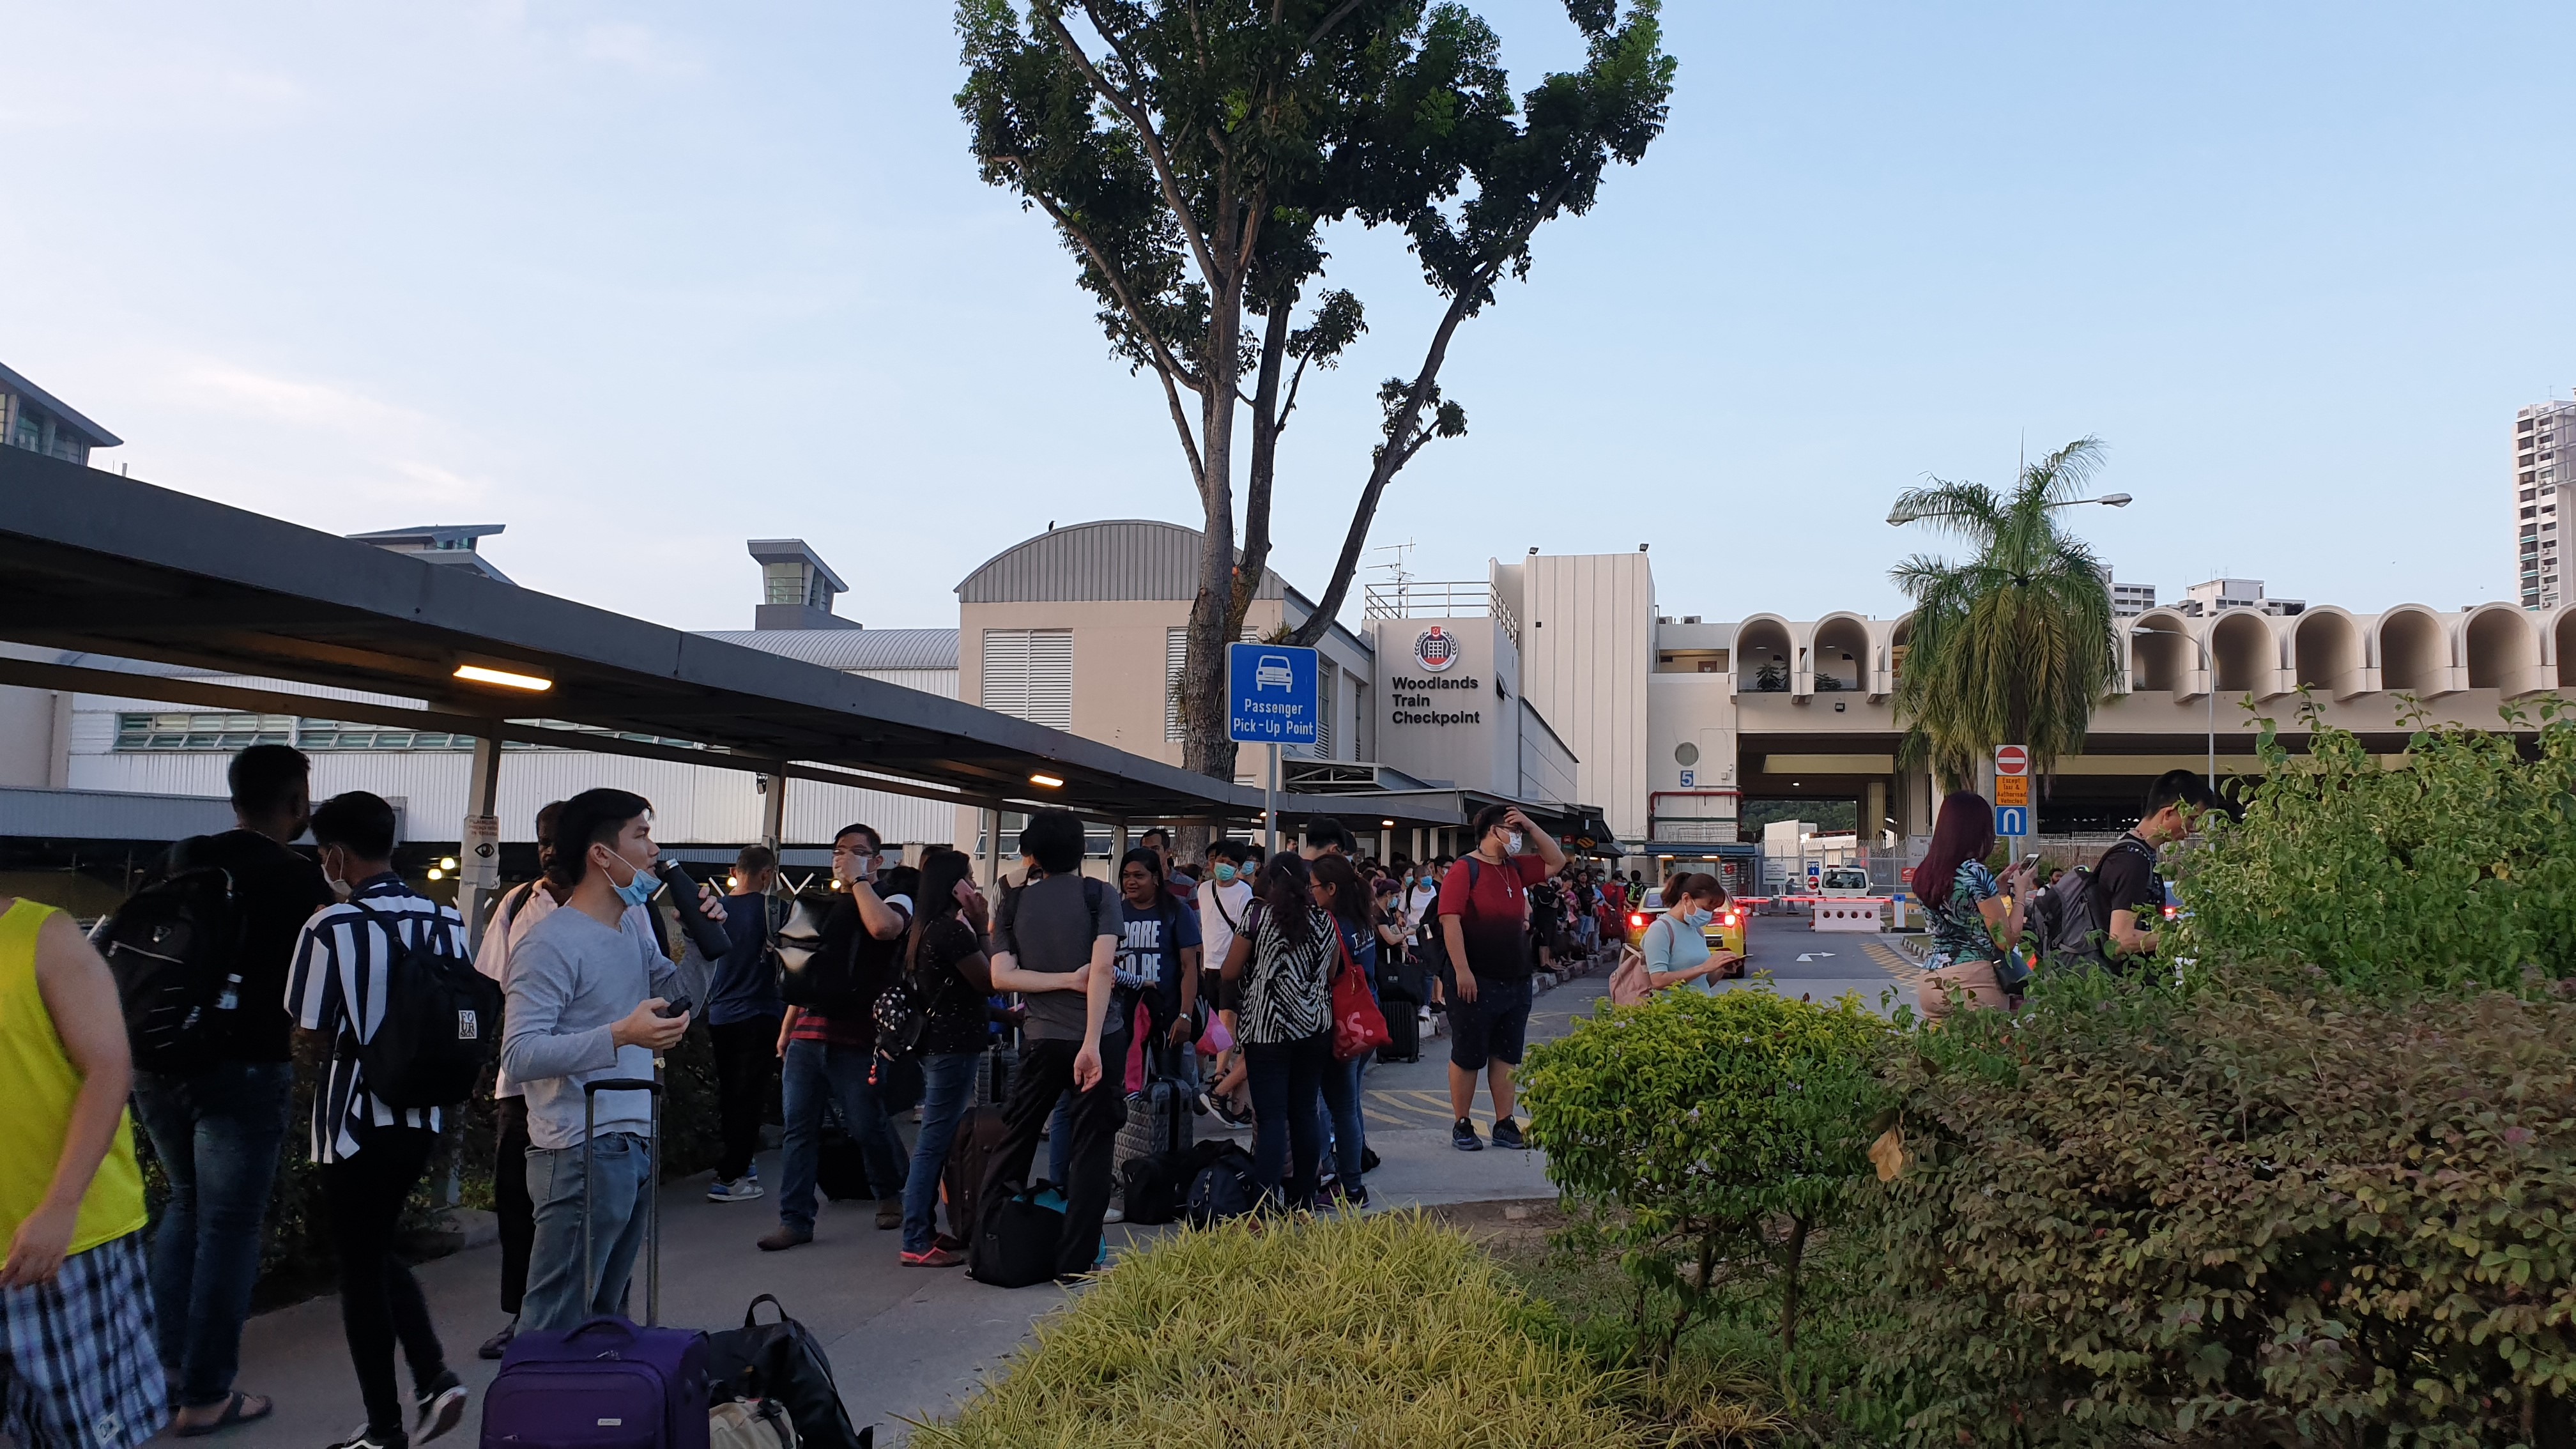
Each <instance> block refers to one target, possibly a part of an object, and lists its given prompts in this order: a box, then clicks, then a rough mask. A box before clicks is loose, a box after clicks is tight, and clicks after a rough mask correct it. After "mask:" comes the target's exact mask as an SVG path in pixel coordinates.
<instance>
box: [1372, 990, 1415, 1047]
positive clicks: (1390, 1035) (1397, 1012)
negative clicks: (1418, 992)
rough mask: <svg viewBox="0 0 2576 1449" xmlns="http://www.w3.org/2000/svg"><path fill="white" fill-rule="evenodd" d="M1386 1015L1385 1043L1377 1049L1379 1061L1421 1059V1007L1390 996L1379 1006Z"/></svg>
mask: <svg viewBox="0 0 2576 1449" xmlns="http://www.w3.org/2000/svg"><path fill="white" fill-rule="evenodd" d="M1381 1011H1382V1013H1383V1014H1384V1015H1385V1017H1386V1045H1384V1046H1382V1047H1379V1048H1378V1049H1377V1059H1378V1060H1379V1061H1381V1062H1418V1061H1420V1060H1422V1018H1421V1015H1420V1011H1421V1008H1419V1007H1417V1006H1415V1005H1414V1004H1413V1003H1412V1002H1410V1001H1398V1000H1396V999H1395V998H1394V997H1392V996H1390V997H1388V998H1387V999H1386V1002H1385V1004H1384V1006H1383V1007H1382V1008H1381Z"/></svg>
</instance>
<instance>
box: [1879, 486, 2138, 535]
mask: <svg viewBox="0 0 2576 1449" xmlns="http://www.w3.org/2000/svg"><path fill="white" fill-rule="evenodd" d="M2135 502H2137V500H2136V499H2134V498H2131V497H2130V496H2129V495H2128V494H2126V493H2105V494H2103V495H2102V496H2101V497H2099V498H2067V499H2062V500H2060V501H2058V502H2055V503H2043V504H2041V505H2040V506H2041V507H2042V508H2073V507H2074V506H2076V505H2077V504H2079V503H2099V504H2101V505H2102V506H2103V507H2105V508H2126V507H2128V506H2129V505H2130V504H2132V503H2135ZM1914 521H1915V520H1914V517H1913V515H1911V514H1905V513H1890V514H1888V515H1887V526H1888V527H1890V528H1903V527H1904V526H1905V525H1907V524H1909V523H1912V522H1914Z"/></svg>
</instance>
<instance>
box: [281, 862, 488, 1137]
mask: <svg viewBox="0 0 2576 1449" xmlns="http://www.w3.org/2000/svg"><path fill="white" fill-rule="evenodd" d="M349 900H350V901H364V902H366V909H365V910H360V909H359V908H358V907H357V906H355V905H352V904H350V903H349V901H343V902H341V903H340V904H338V905H334V906H325V907H323V908H322V909H321V910H319V911H316V912H314V914H313V919H312V920H310V921H307V922H305V924H304V934H303V935H301V936H299V937H297V938H296V942H295V964H294V966H293V968H292V969H291V970H290V972H289V973H288V976H287V981H286V1009H287V1010H288V1011H290V1012H292V1013H294V1015H295V1020H296V1023H297V1024H298V1025H300V1026H302V1027H303V1028H304V1029H305V1030H306V1031H316V1032H321V1033H322V1034H323V1035H324V1036H325V1037H326V1038H328V1039H329V1041H330V1043H331V1057H330V1063H329V1066H328V1067H327V1068H326V1069H325V1075H324V1077H323V1080H322V1085H321V1088H320V1090H318V1091H316V1092H315V1093H314V1094H313V1142H312V1151H313V1160H314V1161H315V1162H338V1161H340V1160H341V1159H342V1158H345V1157H349V1156H352V1155H354V1154H355V1153H356V1152H357V1150H358V1137H357V1129H358V1128H360V1127H364V1126H368V1125H374V1126H378V1127H424V1128H427V1129H428V1130H430V1131H432V1132H435V1131H437V1130H439V1115H438V1109H437V1108H436V1107H401V1108H396V1107H388V1106H386V1105H385V1104H384V1103H382V1102H380V1101H377V1100H376V1098H375V1097H374V1096H373V1095H372V1094H370V1093H369V1092H368V1091H367V1087H366V1081H365V1079H364V1075H363V1071H362V1069H361V1067H360V1066H359V1063H358V1056H357V1053H356V1052H354V1051H352V1050H350V1049H349V1048H348V1046H347V1044H346V1038H348V1037H350V1036H355V1037H356V1039H357V1040H358V1041H360V1042H366V1041H369V1040H371V1039H373V1038H374V1036H375V1034H376V1027H377V1025H378V1024H379V1023H381V1022H382V1021H383V1020H384V1011H385V1007H384V1002H385V973H386V971H387V969H388V968H389V967H390V966H391V965H392V963H393V961H394V959H395V958H396V957H398V956H399V955H401V954H402V953H403V952H406V951H409V950H410V949H411V948H412V947H413V946H415V945H417V944H419V943H420V942H422V941H424V940H427V939H430V934H429V933H431V932H437V931H444V932H446V933H447V941H446V949H447V951H448V952H449V953H451V954H453V955H454V956H455V957H456V958H457V959H458V960H468V959H471V957H472V955H473V953H472V952H471V951H469V950H467V949H466V945H465V922H464V919H463V918H462V917H460V916H458V915H457V914H456V912H455V911H454V910H453V909H452V908H450V907H447V906H442V905H440V904H438V903H437V902H436V901H433V900H431V899H429V898H428V897H427V896H424V895H420V894H417V893H415V892H414V891H413V890H412V889H411V887H409V886H407V885H404V884H403V883H402V877H400V876H397V875H395V874H393V873H392V872H390V871H388V872H386V873H385V874H383V875H380V876H377V877H376V878H375V879H373V880H370V881H367V882H366V883H364V884H362V885H360V886H359V887H358V888H357V890H356V891H354V892H352V893H351V895H350V898H349ZM353 1026H354V1030H353Z"/></svg>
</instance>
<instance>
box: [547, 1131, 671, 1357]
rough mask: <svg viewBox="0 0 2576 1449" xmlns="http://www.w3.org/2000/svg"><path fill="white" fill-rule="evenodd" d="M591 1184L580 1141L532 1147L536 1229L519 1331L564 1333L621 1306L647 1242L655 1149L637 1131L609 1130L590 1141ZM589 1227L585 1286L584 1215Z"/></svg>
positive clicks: (617, 1311) (624, 1306)
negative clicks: (584, 1284)
mask: <svg viewBox="0 0 2576 1449" xmlns="http://www.w3.org/2000/svg"><path fill="white" fill-rule="evenodd" d="M591 1149H592V1153H593V1161H592V1164H591V1171H590V1186H591V1187H593V1188H596V1190H597V1200H596V1201H595V1202H594V1201H593V1200H592V1198H591V1196H590V1194H589V1193H588V1192H586V1191H585V1190H584V1186H583V1181H582V1168H581V1155H582V1154H581V1149H580V1148H578V1147H557V1148H546V1147H531V1148H529V1149H528V1197H529V1199H530V1200H531V1201H533V1202H534V1203H535V1204H536V1205H537V1234H536V1238H535V1240H534V1241H533V1242H531V1243H530V1244H529V1247H528V1295H527V1298H526V1300H525V1301H524V1302H522V1303H521V1304H520V1305H519V1329H520V1331H521V1332H523V1333H525V1332H531V1331H533V1332H539V1333H544V1332H554V1333H561V1332H563V1331H565V1330H566V1329H572V1328H578V1327H580V1326H581V1325H582V1323H583V1322H584V1321H586V1320H588V1319H590V1318H593V1317H596V1316H598V1315H599V1314H602V1313H623V1312H624V1311H625V1308H626V1285H627V1280H628V1279H629V1278H631V1277H632V1276H633V1275H634V1272H635V1255H636V1254H637V1253H639V1252H641V1251H642V1250H643V1247H644V1209H645V1205H646V1204H645V1200H644V1194H645V1193H647V1192H650V1191H651V1190H652V1185H651V1184H650V1183H648V1182H646V1181H645V1180H644V1178H645V1173H646V1172H647V1170H648V1169H649V1166H650V1161H651V1154H650V1153H649V1152H648V1151H647V1150H646V1144H645V1141H644V1139H643V1138H641V1137H639V1136H637V1135H635V1134H634V1133H632V1132H603V1133H601V1134H600V1135H599V1138H598V1140H597V1141H595V1142H593V1143H592V1144H591ZM588 1211H595V1212H596V1214H597V1216H596V1218H595V1220H594V1223H593V1226H592V1229H591V1250H590V1261H591V1276H592V1282H593V1284H594V1286H593V1287H592V1289H591V1293H590V1296H589V1297H588V1298H587V1299H585V1298H583V1297H582V1293H581V1278H582V1271H581V1268H582V1258H581V1243H582V1219H583V1217H584V1215H585V1213H586V1212H588Z"/></svg>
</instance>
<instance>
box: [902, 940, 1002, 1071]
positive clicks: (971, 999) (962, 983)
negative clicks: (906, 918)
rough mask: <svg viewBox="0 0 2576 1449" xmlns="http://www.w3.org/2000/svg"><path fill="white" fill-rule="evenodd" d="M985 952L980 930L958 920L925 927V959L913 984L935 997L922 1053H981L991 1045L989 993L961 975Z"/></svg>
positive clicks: (924, 1028)
mask: <svg viewBox="0 0 2576 1449" xmlns="http://www.w3.org/2000/svg"><path fill="white" fill-rule="evenodd" d="M983 949H984V943H983V941H982V940H980V939H978V938H977V937H976V935H975V929H974V927H972V926H969V925H967V924H966V923H965V922H963V921H961V920H959V919H957V918H956V917H955V916H948V917H945V918H943V919H940V920H936V921H932V922H930V923H929V924H927V925H925V926H923V927H922V928H921V955H920V957H919V959H918V960H916V961H915V962H914V963H913V979H914V980H915V981H917V982H919V983H920V984H921V987H922V989H923V990H924V991H926V992H928V993H929V996H930V1015H929V1019H928V1020H927V1021H926V1022H925V1023H924V1024H923V1025H922V1028H921V1048H920V1049H921V1051H922V1052H924V1053H925V1054H927V1053H938V1052H980V1051H982V1050H984V1048H985V1045H986V1044H987V1043H988V1042H989V1041H990V1040H991V1033H990V1032H989V1031H988V1030H987V1029H986V1023H985V1018H984V993H983V992H981V991H979V990H977V989H976V987H975V983H973V982H971V981H969V980H967V979H966V978H965V976H964V975H962V974H960V973H959V971H958V970H957V963H958V962H960V961H963V960H965V959H966V958H967V957H969V956H972V955H974V954H975V953H976V952H978V951H981V950H983Z"/></svg>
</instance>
